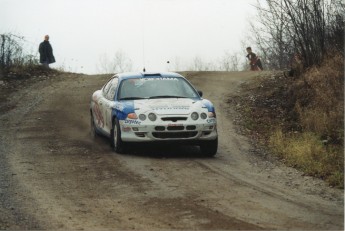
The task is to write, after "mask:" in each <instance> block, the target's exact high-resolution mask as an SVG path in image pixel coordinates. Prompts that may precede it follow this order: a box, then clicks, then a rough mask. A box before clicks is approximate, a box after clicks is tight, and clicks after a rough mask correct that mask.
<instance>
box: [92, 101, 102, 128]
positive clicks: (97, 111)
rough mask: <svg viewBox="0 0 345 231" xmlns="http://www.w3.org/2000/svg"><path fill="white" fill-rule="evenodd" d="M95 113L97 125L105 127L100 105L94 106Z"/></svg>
mask: <svg viewBox="0 0 345 231" xmlns="http://www.w3.org/2000/svg"><path fill="white" fill-rule="evenodd" d="M93 112H94V116H95V118H96V123H97V125H98V126H99V127H104V119H103V116H102V113H101V110H100V109H99V105H98V103H95V105H94V106H93Z"/></svg>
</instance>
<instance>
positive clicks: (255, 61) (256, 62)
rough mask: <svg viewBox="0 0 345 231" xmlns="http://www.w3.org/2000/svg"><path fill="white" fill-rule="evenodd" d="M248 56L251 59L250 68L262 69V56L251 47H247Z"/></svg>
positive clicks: (254, 69)
mask: <svg viewBox="0 0 345 231" xmlns="http://www.w3.org/2000/svg"><path fill="white" fill-rule="evenodd" d="M247 53H248V54H247V56H246V57H247V58H248V60H249V65H250V70H252V71H262V70H263V68H262V63H261V60H260V58H259V57H258V56H257V55H256V54H255V53H254V52H253V51H252V48H251V47H247Z"/></svg>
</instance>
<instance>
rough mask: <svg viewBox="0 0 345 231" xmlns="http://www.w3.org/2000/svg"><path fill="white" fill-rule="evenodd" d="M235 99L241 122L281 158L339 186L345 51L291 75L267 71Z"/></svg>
mask: <svg viewBox="0 0 345 231" xmlns="http://www.w3.org/2000/svg"><path fill="white" fill-rule="evenodd" d="M244 89H245V90H246V91H247V93H246V94H245V95H244V96H241V97H240V98H239V99H236V100H235V101H237V102H235V105H238V104H240V105H242V106H241V107H240V108H238V110H239V112H240V113H241V114H242V117H243V118H241V121H242V125H243V126H244V127H246V128H247V130H249V135H252V137H254V135H253V134H255V137H257V139H258V140H259V141H260V143H261V144H263V145H265V146H267V147H268V148H269V149H270V150H271V152H272V153H274V154H276V155H277V156H279V157H280V158H281V159H282V160H283V161H284V162H285V163H286V164H288V165H290V166H293V167H296V168H298V169H300V170H302V171H304V172H305V174H308V175H312V176H315V177H319V178H322V179H324V180H326V181H327V182H329V183H330V185H333V186H336V187H339V188H343V187H344V57H343V56H342V55H340V54H336V55H334V54H333V56H330V57H328V58H327V59H326V60H325V61H324V62H323V63H322V65H321V66H319V67H313V68H310V69H308V70H305V71H304V73H302V74H301V75H300V76H297V77H294V78H291V77H284V76H283V75H282V74H277V73H276V74H266V77H264V78H262V77H260V78H257V79H256V80H254V81H252V82H250V83H247V84H246V85H245V86H244Z"/></svg>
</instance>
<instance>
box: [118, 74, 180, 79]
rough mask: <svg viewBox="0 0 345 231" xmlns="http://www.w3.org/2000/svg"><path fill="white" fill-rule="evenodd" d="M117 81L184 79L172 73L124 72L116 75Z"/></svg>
mask: <svg viewBox="0 0 345 231" xmlns="http://www.w3.org/2000/svg"><path fill="white" fill-rule="evenodd" d="M116 76H118V78H119V80H124V79H137V78H184V77H183V76H182V75H180V74H178V73H174V72H126V73H120V74H116Z"/></svg>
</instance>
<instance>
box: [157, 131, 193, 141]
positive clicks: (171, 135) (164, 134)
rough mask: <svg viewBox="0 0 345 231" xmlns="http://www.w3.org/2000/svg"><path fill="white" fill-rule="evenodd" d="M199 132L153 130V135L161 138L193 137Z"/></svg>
mask: <svg viewBox="0 0 345 231" xmlns="http://www.w3.org/2000/svg"><path fill="white" fill-rule="evenodd" d="M197 134H198V132H152V135H153V136H154V137H155V138H159V139H178V138H192V137H194V136H196V135H197Z"/></svg>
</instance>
